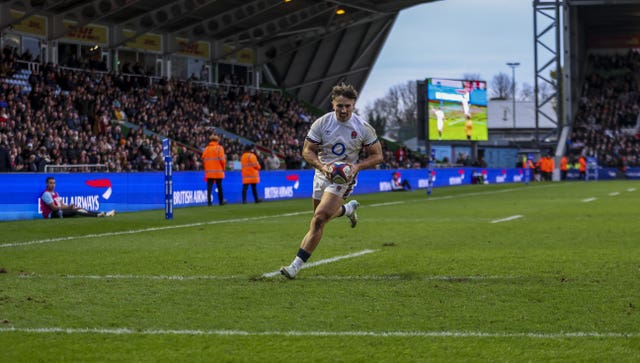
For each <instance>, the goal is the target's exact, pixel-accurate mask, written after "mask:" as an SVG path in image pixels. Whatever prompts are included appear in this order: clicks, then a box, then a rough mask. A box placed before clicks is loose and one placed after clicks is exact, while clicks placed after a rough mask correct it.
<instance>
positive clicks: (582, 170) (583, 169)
mask: <svg viewBox="0 0 640 363" xmlns="http://www.w3.org/2000/svg"><path fill="white" fill-rule="evenodd" d="M578 164H579V165H580V166H579V168H580V169H579V170H580V179H582V180H585V179H586V176H587V159H586V158H585V157H584V156H582V155H580V158H578Z"/></svg>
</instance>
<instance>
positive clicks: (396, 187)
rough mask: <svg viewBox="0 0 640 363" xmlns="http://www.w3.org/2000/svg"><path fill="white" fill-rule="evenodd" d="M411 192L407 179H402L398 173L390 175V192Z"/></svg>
mask: <svg viewBox="0 0 640 363" xmlns="http://www.w3.org/2000/svg"><path fill="white" fill-rule="evenodd" d="M406 190H411V184H409V181H408V180H407V179H404V180H403V179H402V176H401V175H400V172H399V171H396V172H394V173H392V174H391V191H392V192H404V191H406Z"/></svg>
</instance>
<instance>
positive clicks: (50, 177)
mask: <svg viewBox="0 0 640 363" xmlns="http://www.w3.org/2000/svg"><path fill="white" fill-rule="evenodd" d="M49 180H56V178H54V177H52V176H48V177H47V179H46V180H45V183H48V182H49Z"/></svg>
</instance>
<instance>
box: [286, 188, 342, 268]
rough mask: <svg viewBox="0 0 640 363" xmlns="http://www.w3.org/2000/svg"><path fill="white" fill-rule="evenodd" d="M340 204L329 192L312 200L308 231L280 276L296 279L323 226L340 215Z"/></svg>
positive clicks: (338, 199) (317, 241) (339, 200)
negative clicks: (311, 215)
mask: <svg viewBox="0 0 640 363" xmlns="http://www.w3.org/2000/svg"><path fill="white" fill-rule="evenodd" d="M342 202H343V199H342V197H340V196H338V195H335V194H333V193H330V192H325V193H324V194H323V195H322V199H321V200H317V199H314V200H313V206H314V212H313V217H312V218H311V222H310V224H309V230H308V231H307V234H305V236H304V238H303V239H302V242H301V243H300V248H299V249H298V253H297V254H296V257H295V258H294V259H293V261H292V262H291V264H290V265H289V266H284V267H282V268H281V269H280V273H281V274H283V275H284V276H286V277H287V278H290V279H294V278H295V277H296V275H297V274H298V271H300V269H301V268H302V266H303V265H304V263H305V262H307V260H308V259H309V257H311V254H312V253H313V251H314V250H315V249H316V247H317V246H318V244H319V243H320V240H321V239H322V233H323V232H324V226H325V225H326V224H327V223H328V222H329V221H330V220H331V219H333V218H335V217H337V216H339V215H340V214H341V213H342V208H343V206H342Z"/></svg>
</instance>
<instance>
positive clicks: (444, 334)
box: [0, 327, 640, 339]
mask: <svg viewBox="0 0 640 363" xmlns="http://www.w3.org/2000/svg"><path fill="white" fill-rule="evenodd" d="M0 333H29V334H33V333H38V334H58V333H62V334H102V335H186V336H200V335H213V336H285V337H288V336H293V337H377V338H396V337H401V338H416V337H418V338H535V339H565V338H624V339H628V338H638V337H640V332H628V333H620V332H559V333H542V332H513V333H509V332H494V333H491V332H478V331H455V330H454V331H386V332H377V331H298V330H290V331H280V330H272V331H246V330H182V329H175V330H173V329H131V328H108V329H107V328H62V327H50V328H16V327H7V328H0Z"/></svg>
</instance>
